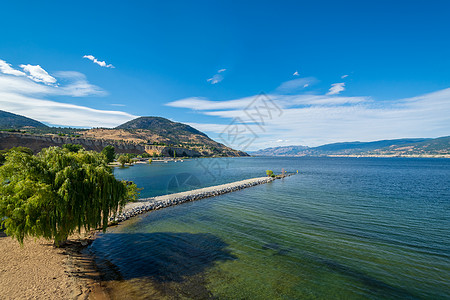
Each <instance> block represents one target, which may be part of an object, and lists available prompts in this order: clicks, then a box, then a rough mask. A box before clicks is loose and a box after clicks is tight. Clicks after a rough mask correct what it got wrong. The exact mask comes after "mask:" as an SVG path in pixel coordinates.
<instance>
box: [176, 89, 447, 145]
mask: <svg viewBox="0 0 450 300" xmlns="http://www.w3.org/2000/svg"><path fill="white" fill-rule="evenodd" d="M255 97H257V95H255V96H252V97H245V98H241V99H232V100H228V101H212V100H209V99H205V98H186V99H182V100H178V101H174V102H171V103H168V104H167V105H169V106H176V107H184V108H188V109H192V110H194V111H197V113H201V114H204V115H207V116H211V117H215V118H219V119H217V122H211V121H210V122H209V123H208V124H200V123H195V124H192V126H194V127H195V128H198V129H199V130H202V131H205V132H207V133H208V135H209V136H210V137H212V138H214V139H216V140H218V141H221V140H220V138H219V134H220V133H222V132H224V130H225V129H226V128H227V126H228V124H230V123H231V122H232V120H233V119H234V118H240V119H241V120H242V121H243V122H245V123H246V124H248V126H250V128H251V129H252V130H253V131H254V132H255V133H256V134H257V135H258V138H256V139H255V141H254V142H252V144H251V145H250V147H249V148H247V150H257V149H260V148H266V147H267V145H268V144H271V143H272V141H278V140H283V141H287V140H289V144H291V145H308V146H318V145H322V144H326V143H333V142H343V141H374V140H381V139H395V138H413V137H439V136H447V135H449V133H450V115H449V114H448V112H449V111H450V101H449V99H450V88H448V89H444V90H440V91H436V92H433V93H429V94H425V95H420V96H417V97H413V98H405V99H398V100H390V101H374V100H372V99H371V98H370V97H342V96H339V95H336V96H327V95H302V94H297V95H277V94H269V95H268V97H269V98H270V99H272V101H274V102H275V103H276V104H277V106H279V107H280V108H281V109H282V115H281V117H273V118H271V119H270V120H269V119H268V120H266V122H265V124H266V125H265V126H264V130H261V128H259V127H258V126H257V125H254V124H253V123H252V122H253V121H252V119H250V118H249V116H248V115H247V114H246V113H245V111H244V109H245V108H246V107H247V105H248V104H250V103H251V102H252V101H253V100H254V99H255Z"/></svg>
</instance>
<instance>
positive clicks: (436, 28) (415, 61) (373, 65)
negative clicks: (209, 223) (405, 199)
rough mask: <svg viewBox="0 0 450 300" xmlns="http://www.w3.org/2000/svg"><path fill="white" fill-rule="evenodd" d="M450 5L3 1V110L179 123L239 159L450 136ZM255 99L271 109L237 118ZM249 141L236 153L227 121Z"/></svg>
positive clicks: (56, 119)
mask: <svg viewBox="0 0 450 300" xmlns="http://www.w3.org/2000/svg"><path fill="white" fill-rule="evenodd" d="M449 12H450V2H448V1H271V2H270V1H228V2H225V1H222V2H219V1H214V2H213V1H196V2H189V3H188V2H187V1H170V2H163V1H158V2H156V1H133V2H131V1H127V2H125V1H76V2H67V3H66V2H64V3H62V1H39V2H36V1H8V2H5V3H2V17H1V18H0V28H2V31H1V42H0V109H2V110H6V111H10V112H14V113H17V114H22V115H26V116H29V117H32V118H35V119H38V120H41V121H44V122H45V123H47V124H53V125H62V126H80V127H100V126H104V127H112V126H116V125H118V124H120V123H122V122H124V121H127V120H129V119H132V118H134V117H135V116H162V117H166V118H169V119H171V120H174V121H179V122H184V123H189V124H191V125H193V126H194V127H196V128H198V129H200V130H202V131H205V132H206V133H207V134H208V135H209V136H210V137H212V138H214V139H216V140H219V141H222V142H224V143H226V144H229V145H230V146H232V147H235V148H241V149H244V148H245V149H246V150H254V149H257V148H263V147H267V146H281V145H293V144H294V145H298V144H303V145H310V146H314V145H319V144H323V143H329V142H338V141H353V140H360V141H369V140H375V139H388V138H402V137H437V136H444V135H449V134H450V130H449V129H450V125H449V124H450V118H449V115H450V90H448V89H449V88H450V34H449V32H450V21H449V18H448V15H449ZM260 93H265V94H266V95H267V97H268V98H267V99H270V103H271V104H273V105H274V107H276V108H277V109H279V110H280V113H278V112H277V113H276V114H275V112H276V111H273V112H274V114H272V115H270V116H266V117H265V119H264V120H260V121H262V122H263V123H264V124H263V125H264V126H261V122H260V123H258V122H255V119H254V118H251V117H249V114H248V111H247V113H246V108H247V109H248V107H249V106H248V105H249V104H251V103H253V102H252V101H253V100H254V99H255V97H257V95H258V94H260ZM236 118H238V120H239V121H240V122H241V123H242V124H245V128H247V129H249V131H247V133H248V132H250V133H251V134H253V135H254V136H255V137H256V138H255V139H254V140H253V141H252V142H251V144H250V145H241V144H233V143H234V142H235V141H232V140H231V139H230V138H229V136H228V135H226V136H224V132H227V130H228V129H229V126H228V125H229V124H230V123H232V122H233V120H236Z"/></svg>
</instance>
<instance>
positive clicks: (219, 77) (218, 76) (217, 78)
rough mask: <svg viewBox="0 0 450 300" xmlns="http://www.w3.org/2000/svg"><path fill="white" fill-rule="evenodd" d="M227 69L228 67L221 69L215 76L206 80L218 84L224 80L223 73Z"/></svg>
mask: <svg viewBox="0 0 450 300" xmlns="http://www.w3.org/2000/svg"><path fill="white" fill-rule="evenodd" d="M226 70H227V69H220V70H219V71H217V73H216V74H215V75H214V76H213V77H211V78H209V79H207V80H206V81H207V82H209V83H211V84H217V83H219V82H221V81H222V80H223V75H222V74H221V73H223V72H225V71H226Z"/></svg>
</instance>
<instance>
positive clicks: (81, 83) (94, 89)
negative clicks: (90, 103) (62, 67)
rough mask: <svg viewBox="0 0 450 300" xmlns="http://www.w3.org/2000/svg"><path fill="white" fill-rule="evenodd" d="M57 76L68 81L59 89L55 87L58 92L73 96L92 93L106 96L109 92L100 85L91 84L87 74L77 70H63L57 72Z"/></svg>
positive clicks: (63, 81)
mask: <svg viewBox="0 0 450 300" xmlns="http://www.w3.org/2000/svg"><path fill="white" fill-rule="evenodd" d="M55 76H56V77H57V78H58V79H59V80H60V81H61V82H62V83H66V85H65V86H61V87H59V88H57V89H53V91H54V92H55V93H56V94H60V95H68V96H72V97H86V96H91V95H96V96H105V95H107V92H106V91H104V90H103V89H101V88H100V87H98V86H96V85H93V84H90V83H89V82H88V81H87V79H86V76H85V75H84V74H82V73H79V72H75V71H61V72H57V73H55Z"/></svg>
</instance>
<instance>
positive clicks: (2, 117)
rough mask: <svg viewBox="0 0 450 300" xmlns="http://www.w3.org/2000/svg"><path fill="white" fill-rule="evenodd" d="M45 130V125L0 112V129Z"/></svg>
mask: <svg viewBox="0 0 450 300" xmlns="http://www.w3.org/2000/svg"><path fill="white" fill-rule="evenodd" d="M27 127H35V128H45V127H48V126H47V125H44V124H42V123H41V122H38V121H36V120H33V119H30V118H27V117H24V116H20V115H16V114H13V113H10V112H6V111H3V110H0V129H22V128H27Z"/></svg>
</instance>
